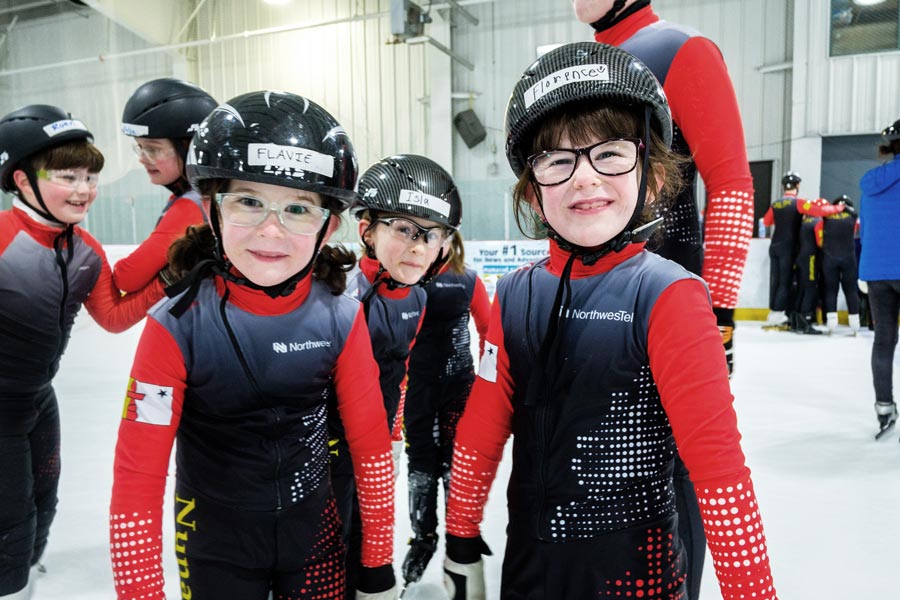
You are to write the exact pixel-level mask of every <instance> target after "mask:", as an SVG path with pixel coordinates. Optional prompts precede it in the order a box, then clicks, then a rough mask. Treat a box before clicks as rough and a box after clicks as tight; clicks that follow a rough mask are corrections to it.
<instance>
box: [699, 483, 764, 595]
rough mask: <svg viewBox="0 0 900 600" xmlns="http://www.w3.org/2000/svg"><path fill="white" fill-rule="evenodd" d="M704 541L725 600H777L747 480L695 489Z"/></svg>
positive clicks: (759, 523)
mask: <svg viewBox="0 0 900 600" xmlns="http://www.w3.org/2000/svg"><path fill="white" fill-rule="evenodd" d="M696 490H697V499H698V500H699V503H700V513H701V515H702V517H703V527H704V529H705V530H706V540H707V543H708V544H709V551H710V553H711V554H712V558H713V565H714V566H715V569H716V575H717V577H718V579H719V587H720V588H721V590H722V598H723V599H724V600H777V598H778V596H777V595H776V593H775V587H774V584H773V582H772V573H771V570H770V567H769V554H768V548H767V546H766V536H765V533H764V532H763V527H762V520H761V518H760V514H759V507H758V506H757V503H756V495H755V494H754V493H753V484H752V482H751V481H750V478H749V477H746V478H745V479H744V480H743V481H739V482H734V483H730V484H728V485H721V486H719V485H716V486H711V485H709V484H708V482H704V484H703V485H697V486H696Z"/></svg>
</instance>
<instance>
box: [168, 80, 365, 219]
mask: <svg viewBox="0 0 900 600" xmlns="http://www.w3.org/2000/svg"><path fill="white" fill-rule="evenodd" d="M186 170H187V176H188V179H190V181H191V185H193V186H194V187H195V188H196V187H197V183H198V182H200V181H202V180H204V179H241V180H244V181H257V182H260V183H269V184H272V185H281V186H285V187H290V188H296V189H301V190H309V191H311V192H316V193H318V194H322V195H325V196H330V197H332V198H334V199H335V200H336V201H337V202H338V203H339V204H340V207H341V209H345V208H347V206H349V204H350V203H351V202H352V201H353V200H354V199H355V198H356V191H355V186H356V176H357V172H358V168H357V162H356V152H355V151H354V150H353V144H351V143H350V138H349V137H348V136H347V132H346V131H344V128H343V127H341V125H340V123H338V122H337V121H336V120H335V119H334V117H332V116H331V114H329V113H328V111H326V110H325V109H324V108H322V107H321V106H319V105H318V104H316V103H315V102H313V101H312V100H308V99H306V98H304V97H302V96H298V95H296V94H291V93H289V92H275V91H260V92H250V93H249V94H243V95H241V96H238V97H236V98H232V99H231V100H229V101H228V102H226V103H224V104H220V105H219V106H218V107H216V108H215V109H214V110H213V111H212V112H211V113H210V114H209V116H207V117H206V119H205V120H204V121H203V122H202V123H201V124H200V127H199V129H198V130H197V133H196V134H195V135H194V139H193V141H192V142H191V148H190V150H189V151H188V161H187V169H186Z"/></svg>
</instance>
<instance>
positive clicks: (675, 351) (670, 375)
mask: <svg viewBox="0 0 900 600" xmlns="http://www.w3.org/2000/svg"><path fill="white" fill-rule="evenodd" d="M648 345H649V354H650V368H651V370H652V371H653V377H654V379H655V380H656V383H657V387H658V389H659V394H660V399H661V400H662V403H663V407H664V408H665V410H666V414H667V415H668V417H669V422H670V423H671V425H672V433H673V434H674V436H675V442H676V443H677V445H678V450H679V453H680V455H681V458H682V459H683V460H684V464H685V465H686V466H687V468H688V471H690V474H691V480H692V481H693V482H694V488H695V489H696V491H697V498H698V500H699V503H700V514H701V516H702V517H703V528H704V531H705V532H706V539H707V543H708V544H709V550H710V553H711V554H712V558H713V564H714V566H715V568H716V576H717V577H718V580H719V587H720V588H721V590H722V597H723V598H724V600H775V599H776V598H777V596H776V594H775V588H774V584H773V582H772V574H771V570H770V567H769V556H768V550H767V548H766V537H765V534H764V533H763V526H762V520H761V517H760V513H759V508H758V506H757V502H756V496H755V494H754V493H753V484H752V482H751V480H750V470H749V469H748V468H747V466H746V464H745V458H744V453H743V451H742V449H741V444H740V440H741V434H740V432H739V431H738V427H737V415H736V413H735V411H734V406H733V400H734V398H733V397H732V395H731V390H730V386H729V383H728V372H727V370H726V367H725V361H724V360H723V358H724V356H723V349H722V343H721V338H720V337H719V332H718V329H717V328H716V319H715V316H714V315H713V313H712V310H710V306H709V301H708V299H707V296H706V290H705V289H704V287H703V284H702V283H701V282H699V281H697V280H694V279H685V280H683V281H679V282H677V283H674V284H672V285H671V286H669V287H668V288H667V289H666V291H664V292H663V293H662V294H661V295H660V297H659V299H658V300H657V302H656V304H655V305H654V307H653V312H652V313H651V316H650V331H649V334H648Z"/></svg>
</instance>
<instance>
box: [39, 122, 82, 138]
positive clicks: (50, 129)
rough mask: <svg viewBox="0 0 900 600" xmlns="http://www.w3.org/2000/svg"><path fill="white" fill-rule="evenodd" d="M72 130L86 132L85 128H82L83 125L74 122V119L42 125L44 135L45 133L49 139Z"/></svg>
mask: <svg viewBox="0 0 900 600" xmlns="http://www.w3.org/2000/svg"><path fill="white" fill-rule="evenodd" d="M73 129H78V130H81V131H87V127H85V126H84V123H82V122H81V121H76V120H75V119H64V120H62V121H57V122H55V123H50V124H49V125H44V133H46V134H47V135H48V136H50V137H53V136H54V135H59V134H60V133H65V132H67V131H72V130H73Z"/></svg>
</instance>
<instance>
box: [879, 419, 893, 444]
mask: <svg viewBox="0 0 900 600" xmlns="http://www.w3.org/2000/svg"><path fill="white" fill-rule="evenodd" d="M896 424H897V419H894V420H893V421H890V422H889V423H888V424H887V425H885V426H884V427H882V428H881V430H880V431H879V432H878V433H876V434H875V439H876V440H880V439H881V438H883V437H884V436H885V435H887V434H888V433H890V432H891V430H892V429H894V425H896Z"/></svg>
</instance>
